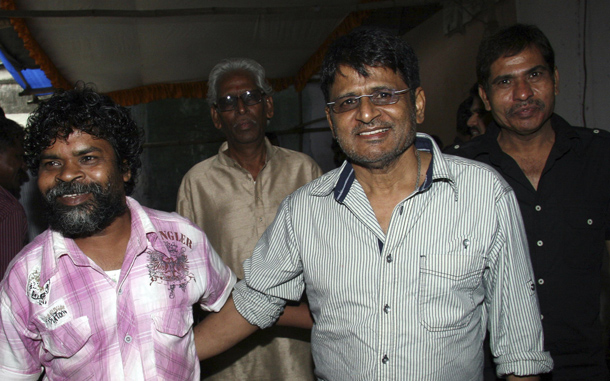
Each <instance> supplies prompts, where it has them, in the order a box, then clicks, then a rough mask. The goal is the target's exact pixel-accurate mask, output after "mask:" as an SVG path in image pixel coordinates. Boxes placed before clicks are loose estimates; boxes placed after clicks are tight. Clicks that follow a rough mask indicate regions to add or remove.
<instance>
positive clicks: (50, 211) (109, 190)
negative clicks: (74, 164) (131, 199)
mask: <svg viewBox="0 0 610 381" xmlns="http://www.w3.org/2000/svg"><path fill="white" fill-rule="evenodd" d="M84 193H91V196H92V199H91V200H88V201H86V202H83V203H82V204H80V205H76V206H69V205H64V204H62V203H61V202H59V201H58V199H59V197H61V196H63V195H69V194H84ZM43 198H44V200H45V207H46V208H45V209H46V210H45V212H46V216H47V220H48V222H49V225H50V226H51V229H53V230H56V231H58V232H59V233H61V234H62V235H63V236H65V237H68V238H84V237H89V236H91V235H93V234H94V233H97V232H100V231H102V230H104V229H105V228H107V227H108V226H109V225H110V224H111V223H112V222H113V221H114V220H115V219H116V218H117V217H118V216H121V215H122V214H124V213H125V212H126V211H127V205H126V204H125V202H124V193H123V192H122V191H121V190H120V189H116V187H113V186H112V184H111V183H110V182H109V183H108V184H107V185H106V187H102V185H101V184H99V183H95V182H92V183H89V184H83V183H78V182H62V183H59V184H58V185H56V186H55V187H53V188H51V189H50V190H48V191H47V192H46V193H45V195H44V197H43Z"/></svg>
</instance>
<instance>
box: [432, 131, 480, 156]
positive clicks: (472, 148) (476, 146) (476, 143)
mask: <svg viewBox="0 0 610 381" xmlns="http://www.w3.org/2000/svg"><path fill="white" fill-rule="evenodd" d="M489 150H490V145H489V142H488V141H487V139H485V136H483V135H482V136H478V137H476V138H474V139H472V140H470V141H468V142H464V143H460V144H454V145H451V146H448V147H446V148H445V149H444V150H443V153H446V154H449V155H455V156H461V157H466V158H469V159H476V158H477V157H479V156H481V155H485V154H488V153H489Z"/></svg>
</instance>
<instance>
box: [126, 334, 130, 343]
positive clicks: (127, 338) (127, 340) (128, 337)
mask: <svg viewBox="0 0 610 381" xmlns="http://www.w3.org/2000/svg"><path fill="white" fill-rule="evenodd" d="M125 342H126V343H127V344H129V343H131V336H129V335H126V336H125Z"/></svg>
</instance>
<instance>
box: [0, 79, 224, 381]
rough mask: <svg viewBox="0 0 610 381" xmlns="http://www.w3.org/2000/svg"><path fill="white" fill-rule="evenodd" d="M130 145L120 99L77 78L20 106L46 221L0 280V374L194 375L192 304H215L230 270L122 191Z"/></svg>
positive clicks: (135, 162)
mask: <svg viewBox="0 0 610 381" xmlns="http://www.w3.org/2000/svg"><path fill="white" fill-rule="evenodd" d="M141 147H142V146H141V131H140V130H139V129H138V127H137V126H136V125H135V123H134V122H133V121H132V119H131V118H130V116H129V113H128V111H127V110H126V109H125V108H123V107H120V106H117V105H115V104H114V103H113V102H112V101H111V100H110V98H108V97H106V96H102V95H99V94H97V93H96V92H94V91H93V90H92V89H90V88H88V87H85V86H79V87H78V88H77V89H75V90H71V91H67V92H62V93H59V94H55V95H54V96H53V97H51V98H50V99H49V100H48V101H46V102H45V103H43V104H41V105H40V106H39V108H38V109H37V110H36V111H35V112H34V114H33V116H32V117H31V118H30V120H29V123H28V129H27V132H26V141H25V149H26V160H27V162H28V166H29V167H30V169H31V170H32V172H33V173H34V174H36V173H37V174H38V187H39V188H40V190H41V192H42V194H43V196H44V199H45V203H46V209H47V214H48V219H49V224H50V229H48V230H46V231H45V232H43V233H42V234H41V235H39V236H38V237H36V239H34V241H33V242H32V243H30V244H29V245H28V246H26V247H25V248H24V249H23V250H22V251H21V253H20V254H19V255H18V256H17V258H16V260H15V261H14V262H13V264H12V266H11V268H10V269H9V270H8V272H7V276H6V277H5V279H4V280H3V281H2V283H0V378H2V377H6V378H8V379H24V380H26V379H28V380H29V379H31V380H36V379H37V378H38V377H39V375H40V373H41V372H42V370H43V369H44V371H45V377H46V378H48V379H61V380H67V379H70V380H72V379H74V380H77V379H78V380H81V379H97V380H109V379H112V380H114V379H130V380H195V379H197V380H198V379H199V362H198V360H197V356H196V352H195V344H194V340H193V329H192V325H193V317H192V305H193V304H194V303H199V304H200V305H201V307H202V308H203V309H204V310H208V311H218V310H219V309H220V308H221V307H222V305H223V304H224V303H225V301H226V300H227V298H228V297H229V294H230V291H231V289H232V287H233V284H234V283H235V275H234V274H233V273H232V272H231V270H230V269H229V268H228V267H227V266H225V265H224V264H223V263H222V261H221V260H220V258H219V257H218V255H217V254H216V253H215V252H214V250H213V249H212V247H211V246H210V244H209V242H208V240H207V238H206V237H205V235H204V234H203V232H202V231H201V230H200V229H199V228H198V227H197V226H195V225H194V224H192V223H191V222H190V221H188V220H186V219H184V218H182V217H180V216H179V215H177V214H175V213H165V212H161V211H156V210H151V209H148V208H145V207H142V206H140V204H138V202H136V201H135V200H134V199H132V198H130V197H128V196H127V195H129V194H130V193H131V192H132V191H133V188H134V186H135V179H136V177H137V174H138V171H139V169H140V166H141V162H140V158H139V156H140V153H141V151H142V148H141Z"/></svg>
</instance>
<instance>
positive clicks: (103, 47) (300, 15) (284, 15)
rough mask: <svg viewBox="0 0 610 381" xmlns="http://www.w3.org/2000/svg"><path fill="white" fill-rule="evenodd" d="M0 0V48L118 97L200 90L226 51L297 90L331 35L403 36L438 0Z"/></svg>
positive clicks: (60, 82) (53, 77)
mask: <svg viewBox="0 0 610 381" xmlns="http://www.w3.org/2000/svg"><path fill="white" fill-rule="evenodd" d="M0 4H1V6H2V10H0V21H2V20H4V26H5V27H4V28H2V27H1V25H2V24H1V23H0V49H1V50H2V53H4V55H5V56H7V60H10V61H12V62H13V63H15V64H16V65H17V66H18V67H19V66H21V67H22V68H29V69H35V68H41V69H42V71H43V72H44V74H46V77H47V78H48V79H49V80H50V82H51V84H52V86H53V87H55V88H71V87H72V86H73V85H74V83H76V82H77V81H79V80H81V81H84V82H90V83H94V84H95V85H96V87H97V89H98V90H99V91H100V92H104V93H109V95H111V96H112V97H113V98H114V99H115V100H116V101H117V102H119V103H122V104H124V105H131V104H137V103H143V102H149V101H152V100H157V99H164V98H179V97H204V96H205V88H206V83H205V81H206V79H207V76H208V73H209V71H210V69H211V68H212V67H213V66H214V65H215V64H216V63H217V62H218V61H220V60H221V59H223V58H227V57H250V58H253V59H255V60H257V61H258V62H260V63H261V64H262V65H263V67H265V68H266V70H267V77H268V78H270V79H271V82H272V84H273V85H274V87H275V88H276V90H281V89H283V88H286V87H288V86H291V85H294V86H295V87H296V88H297V90H299V89H301V88H302V87H303V86H304V85H305V83H306V82H307V81H308V80H310V78H311V77H312V76H313V75H314V74H315V73H316V72H317V70H318V68H319V65H320V63H321V60H322V57H323V54H324V52H325V49H326V47H327V45H328V44H329V43H330V42H331V41H332V40H333V39H334V38H336V37H337V36H339V35H341V34H345V33H347V32H348V31H349V30H351V29H352V28H354V27H356V26H359V25H361V24H377V25H382V26H384V27H390V28H393V29H395V30H396V33H398V34H403V33H405V32H406V31H407V30H409V29H410V28H413V27H415V26H416V25H418V24H419V23H421V22H422V21H424V20H425V19H427V18H428V17H430V16H431V15H432V14H433V13H435V12H437V11H438V10H439V9H440V5H439V4H438V2H436V1H424V0H420V1H416V0H410V1H409V0H406V1H404V0H403V1H399V0H395V1H373V2H370V1H369V2H362V1H355V0H326V1H324V2H323V3H321V2H320V1H319V0H299V1H286V0H258V1H257V2H252V1H249V0H224V1H217V0H210V1H195V0H174V1H171V2H168V1H160V0H148V1H144V0H139V1H138V0H89V1H86V0H85V1H83V0H81V1H78V2H76V1H70V0H64V1H58V0H49V1H39V0H2V1H1V3H0ZM253 4H255V6H253ZM9 17H10V20H11V25H10V26H9V25H8V23H7V22H6V20H8V18H9ZM17 36H18V37H17ZM29 91H30V92H32V91H31V89H30V90H29ZM34 92H35V91H34Z"/></svg>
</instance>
